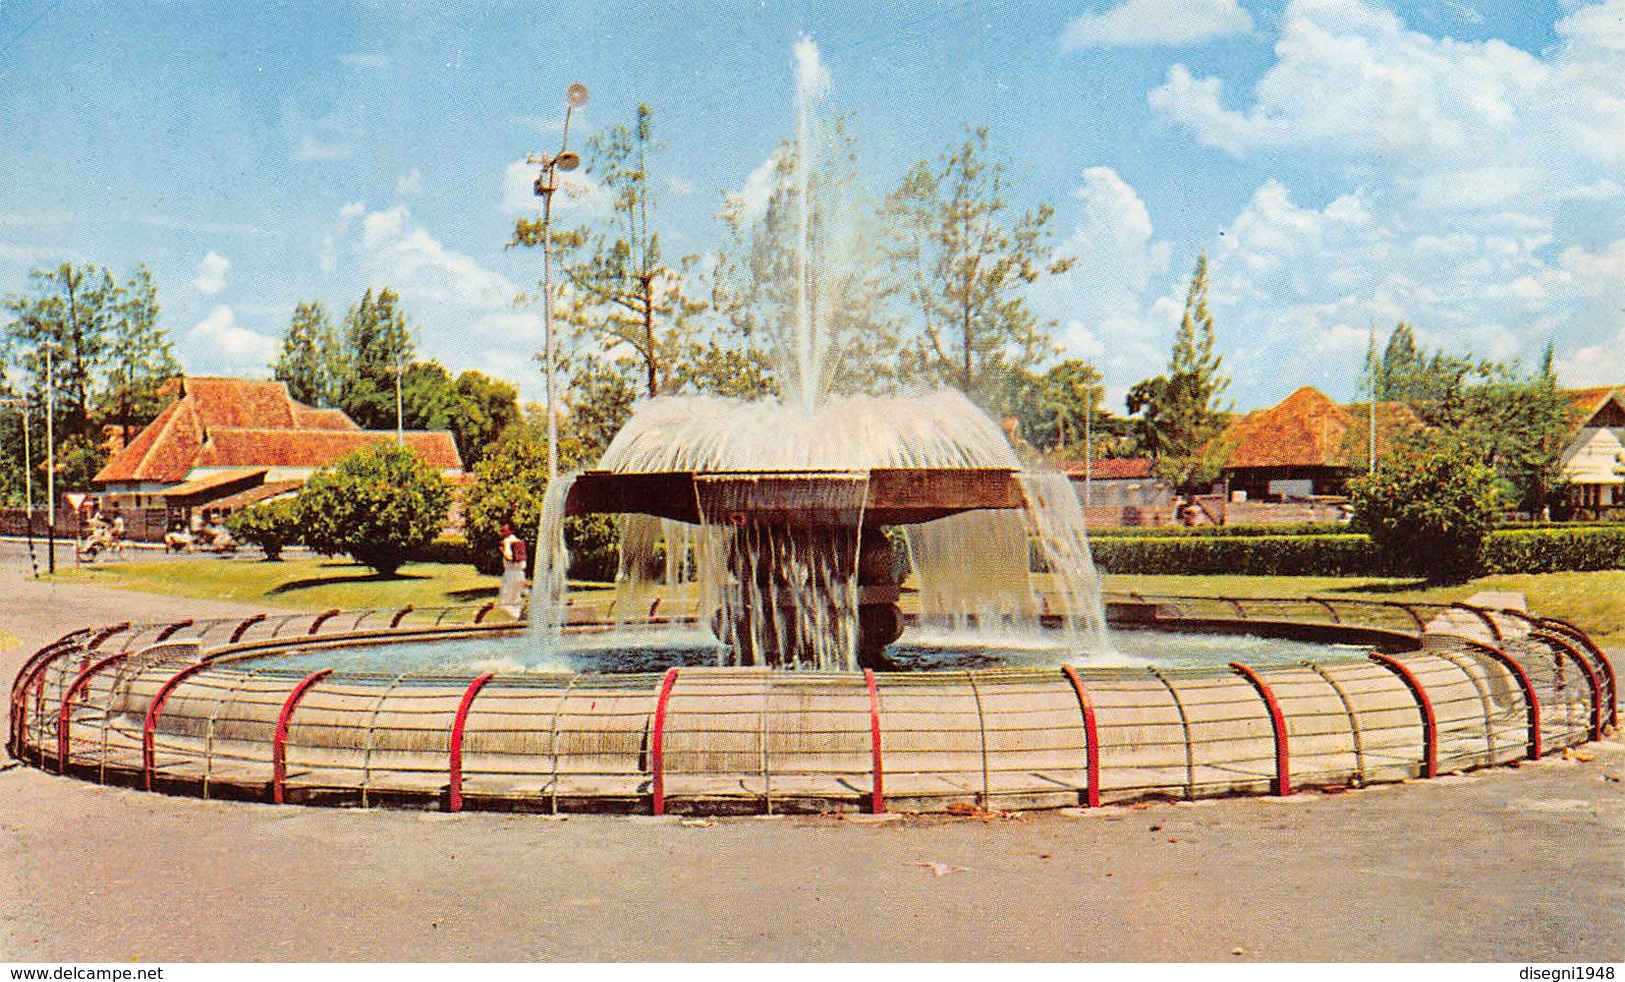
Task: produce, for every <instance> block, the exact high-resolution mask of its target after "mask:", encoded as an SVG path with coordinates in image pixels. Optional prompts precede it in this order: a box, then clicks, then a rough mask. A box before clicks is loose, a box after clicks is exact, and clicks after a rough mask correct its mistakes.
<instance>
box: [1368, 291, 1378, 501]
mask: <svg viewBox="0 0 1625 982" xmlns="http://www.w3.org/2000/svg"><path fill="white" fill-rule="evenodd" d="M1366 375H1367V379H1366V389H1367V393H1366V401H1367V402H1369V403H1370V404H1371V426H1370V430H1371V433H1370V437H1371V443H1370V446H1369V447H1368V448H1367V453H1366V473H1367V474H1368V475H1371V474H1376V473H1377V324H1376V322H1375V321H1372V322H1371V344H1370V347H1369V351H1368V354H1367V355H1366Z"/></svg>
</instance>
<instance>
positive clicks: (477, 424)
mask: <svg viewBox="0 0 1625 982" xmlns="http://www.w3.org/2000/svg"><path fill="white" fill-rule="evenodd" d="M401 405H402V419H403V420H404V424H403V425H404V426H405V427H406V428H407V429H412V430H450V431H451V434H452V437H453V438H454V439H455V440H456V441H457V449H458V451H459V452H460V453H461V454H462V457H463V465H464V466H465V467H469V468H472V467H473V466H474V465H475V464H477V463H479V460H480V457H481V456H483V455H484V453H485V448H486V446H487V445H488V444H489V443H490V442H491V441H492V440H494V439H496V436H497V434H499V433H501V432H502V431H503V430H504V429H506V428H507V427H509V426H511V425H512V424H513V423H515V422H517V421H518V420H519V393H518V391H517V390H516V389H514V387H513V386H512V385H509V384H508V383H507V382H501V381H498V380H496V379H493V378H491V377H490V376H489V375H486V374H485V373H484V372H479V371H475V370H473V369H469V370H467V371H465V372H463V373H462V374H460V375H458V376H457V378H456V379H453V378H452V377H451V374H450V373H449V372H447V371H446V369H445V368H444V367H442V366H441V365H440V363H439V362H434V361H428V362H421V361H420V362H413V363H412V364H411V365H410V366H408V367H407V369H406V372H405V373H404V374H403V375H402V377H401Z"/></svg>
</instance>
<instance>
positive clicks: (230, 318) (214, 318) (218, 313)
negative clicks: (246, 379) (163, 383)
mask: <svg viewBox="0 0 1625 982" xmlns="http://www.w3.org/2000/svg"><path fill="white" fill-rule="evenodd" d="M277 347H278V343H277V340H276V339H275V338H270V337H266V336H265V335H263V334H260V333H258V332H256V331H251V330H249V329H248V328H246V327H243V326H242V325H240V324H238V323H237V317H236V315H235V314H234V313H233V312H232V309H231V308H230V307H228V306H226V305H225V304H221V305H219V306H217V307H215V308H214V309H213V310H211V311H209V313H208V315H207V316H205V317H204V318H203V320H201V321H199V322H198V323H197V325H196V326H195V327H193V328H192V329H191V331H189V332H187V335H186V339H185V342H184V344H183V349H182V352H181V354H182V358H183V360H184V361H185V362H186V366H187V368H188V369H189V370H191V371H212V372H225V373H230V374H243V375H258V376H263V375H265V374H266V372H267V366H268V365H269V364H270V362H271V360H272V359H273V358H275V357H276V352H277Z"/></svg>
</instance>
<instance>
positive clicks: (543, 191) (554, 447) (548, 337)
mask: <svg viewBox="0 0 1625 982" xmlns="http://www.w3.org/2000/svg"><path fill="white" fill-rule="evenodd" d="M589 97H590V94H589V93H588V92H587V87H586V86H585V85H582V84H581V83H580V82H575V83H572V84H571V85H570V87H569V88H568V89H566V90H565V93H564V138H563V139H562V140H561V141H560V142H559V152H558V153H557V154H546V153H542V154H527V155H526V156H525V162H526V163H530V164H541V165H542V170H541V173H539V174H537V175H536V183H535V184H534V185H532V187H533V188H534V190H535V192H536V196H537V197H538V198H541V199H542V334H543V337H544V338H545V340H544V342H543V345H544V349H545V350H544V352H543V356H542V357H543V360H544V362H545V364H544V366H543V374H545V375H546V376H547V484H548V487H552V486H553V482H554V481H556V480H558V476H559V418H558V415H557V413H556V412H555V409H556V405H555V402H554V399H553V386H554V381H553V375H554V369H555V368H556V367H557V365H558V341H557V339H555V338H554V336H553V232H552V223H553V192H554V191H556V190H558V186H559V185H558V173H557V172H558V171H565V172H567V173H568V172H569V171H573V170H575V169H576V168H577V167H579V166H581V157H580V155H578V154H574V153H571V152H570V150H569V146H570V117H571V115H572V114H573V113H574V112H575V111H576V110H577V109H580V108H581V107H582V106H585V105H586V104H587V100H588V98H589Z"/></svg>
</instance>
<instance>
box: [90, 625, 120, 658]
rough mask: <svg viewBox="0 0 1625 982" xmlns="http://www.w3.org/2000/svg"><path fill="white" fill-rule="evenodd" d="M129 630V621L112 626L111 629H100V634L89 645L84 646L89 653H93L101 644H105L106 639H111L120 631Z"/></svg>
mask: <svg viewBox="0 0 1625 982" xmlns="http://www.w3.org/2000/svg"><path fill="white" fill-rule="evenodd" d="M129 629H130V622H129V621H124V622H123V623H120V624H114V625H113V626H111V627H104V628H102V630H101V633H100V634H97V635H96V636H95V637H94V638H91V639H90V643H89V644H87V645H85V647H86V648H87V649H88V650H90V651H95V650H96V649H97V648H100V647H101V646H102V645H103V644H105V643H106V642H107V639H108V638H111V637H112V636H113V635H115V634H117V633H119V632H120V631H127V630H129Z"/></svg>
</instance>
